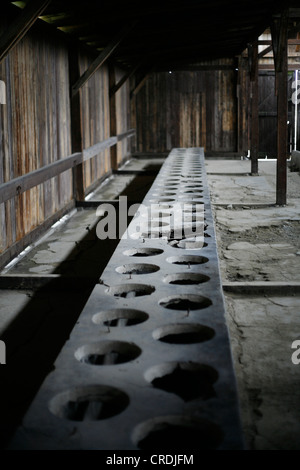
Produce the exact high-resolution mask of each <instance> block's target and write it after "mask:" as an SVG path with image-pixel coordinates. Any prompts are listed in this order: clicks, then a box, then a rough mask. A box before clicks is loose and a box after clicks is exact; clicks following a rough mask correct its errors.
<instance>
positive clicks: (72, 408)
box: [49, 385, 129, 421]
mask: <svg viewBox="0 0 300 470" xmlns="http://www.w3.org/2000/svg"><path fill="white" fill-rule="evenodd" d="M128 405H129V398H128V396H127V394H126V393H124V392H123V391H122V390H119V389H117V388H114V387H110V386H107V385H87V386H85V387H75V388H73V389H71V390H67V391H65V392H62V393H60V394H58V395H56V396H55V397H54V398H53V399H52V400H51V401H50V402H49V410H50V412H51V413H52V414H54V415H55V416H57V417H58V418H63V419H68V420H71V421H97V420H101V419H107V418H110V417H112V416H115V415H117V414H119V413H121V412H122V411H123V410H125V409H126V408H127V406H128Z"/></svg>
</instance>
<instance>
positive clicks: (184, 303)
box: [159, 294, 212, 310]
mask: <svg viewBox="0 0 300 470" xmlns="http://www.w3.org/2000/svg"><path fill="white" fill-rule="evenodd" d="M159 305H161V307H164V308H168V309H171V310H200V309H204V308H207V307H209V306H210V305H212V301H211V300H210V299H208V298H207V297H203V296H202V295H196V294H177V295H170V296H168V297H165V298H163V299H161V300H160V301H159Z"/></svg>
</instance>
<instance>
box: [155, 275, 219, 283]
mask: <svg viewBox="0 0 300 470" xmlns="http://www.w3.org/2000/svg"><path fill="white" fill-rule="evenodd" d="M209 279H210V278H209V276H205V275H204V274H198V273H180V274H167V275H166V276H165V277H164V282H166V283H167V284H179V285H193V284H202V283H204V282H207V281H209Z"/></svg>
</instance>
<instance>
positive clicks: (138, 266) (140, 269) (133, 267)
mask: <svg viewBox="0 0 300 470" xmlns="http://www.w3.org/2000/svg"><path fill="white" fill-rule="evenodd" d="M159 269H160V268H159V266H156V265H155V264H146V263H134V264H123V266H118V267H117V268H116V271H117V273H120V274H149V273H155V272H156V271H158V270H159Z"/></svg>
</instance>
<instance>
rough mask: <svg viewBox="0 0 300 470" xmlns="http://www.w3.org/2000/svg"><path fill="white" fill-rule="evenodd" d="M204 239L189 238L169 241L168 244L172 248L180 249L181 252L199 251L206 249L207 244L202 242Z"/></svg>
mask: <svg viewBox="0 0 300 470" xmlns="http://www.w3.org/2000/svg"><path fill="white" fill-rule="evenodd" d="M203 240H204V237H191V238H186V239H183V240H176V239H174V240H169V241H168V244H169V245H170V246H172V247H173V248H180V249H183V250H201V249H202V248H205V247H207V243H206V242H204V241H203Z"/></svg>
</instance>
